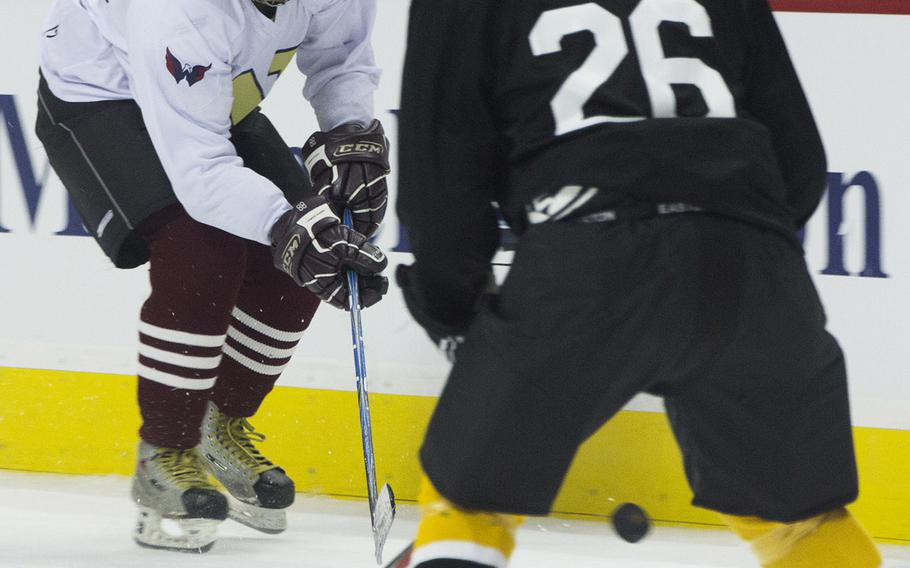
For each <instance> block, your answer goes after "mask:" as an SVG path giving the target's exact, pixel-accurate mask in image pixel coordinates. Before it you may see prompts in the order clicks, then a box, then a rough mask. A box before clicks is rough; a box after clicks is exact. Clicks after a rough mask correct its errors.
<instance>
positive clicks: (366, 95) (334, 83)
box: [297, 0, 381, 131]
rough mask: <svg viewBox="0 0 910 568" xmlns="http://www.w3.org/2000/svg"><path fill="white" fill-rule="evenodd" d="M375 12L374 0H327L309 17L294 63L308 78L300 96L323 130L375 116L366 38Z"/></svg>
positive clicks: (374, 71) (373, 71)
mask: <svg viewBox="0 0 910 568" xmlns="http://www.w3.org/2000/svg"><path fill="white" fill-rule="evenodd" d="M375 17H376V6H375V2H374V0H345V1H339V2H335V3H333V4H330V5H329V7H328V8H325V9H324V10H323V11H322V12H320V13H318V14H316V15H315V16H314V18H313V20H312V21H311V22H310V28H309V30H308V32H307V38H306V40H304V42H303V44H301V46H300V48H299V49H298V52H297V67H298V68H299V69H300V71H301V72H302V73H303V74H304V75H306V77H307V81H306V85H305V86H304V89H303V95H304V97H305V98H306V99H307V100H308V101H309V102H310V104H311V105H312V106H313V109H314V110H315V112H316V117H317V119H318V121H319V127H320V129H322V130H326V131H327V130H331V129H333V128H335V127H337V126H340V125H342V124H350V123H356V124H360V125H361V126H366V125H367V124H369V122H370V120H372V119H373V117H374V116H373V92H374V91H375V90H376V87H377V86H378V85H379V77H380V75H381V70H380V69H379V67H378V66H377V65H376V60H375V57H374V55H373V48H372V45H371V41H370V36H371V33H372V29H373V22H374V20H375Z"/></svg>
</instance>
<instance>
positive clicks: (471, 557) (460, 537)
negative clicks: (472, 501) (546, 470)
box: [411, 476, 524, 568]
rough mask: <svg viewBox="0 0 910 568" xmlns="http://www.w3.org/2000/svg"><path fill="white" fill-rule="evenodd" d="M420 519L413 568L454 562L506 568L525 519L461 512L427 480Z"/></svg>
mask: <svg viewBox="0 0 910 568" xmlns="http://www.w3.org/2000/svg"><path fill="white" fill-rule="evenodd" d="M418 502H419V503H420V510H421V519H420V526H419V527H418V529H417V538H416V539H415V541H414V554H413V556H412V557H411V562H412V564H413V565H414V566H425V565H429V566H433V565H434V564H430V562H437V561H442V560H453V561H460V562H463V563H465V564H464V565H465V566H468V565H471V564H470V563H475V564H477V565H480V566H491V567H495V568H501V567H504V566H506V564H508V561H509V557H510V556H511V555H512V550H514V548H515V531H516V530H517V528H518V526H519V525H520V524H521V522H522V521H523V520H524V518H523V517H517V516H515V515H505V514H500V513H486V512H481V511H471V510H468V509H461V508H459V507H458V506H456V505H455V504H454V503H452V502H451V501H449V500H448V499H446V498H445V497H443V496H442V495H440V493H439V492H438V491H437V490H436V488H435V487H433V484H432V483H431V482H430V480H429V479H428V478H427V477H426V476H424V477H423V480H422V482H421V488H420V496H419V497H418Z"/></svg>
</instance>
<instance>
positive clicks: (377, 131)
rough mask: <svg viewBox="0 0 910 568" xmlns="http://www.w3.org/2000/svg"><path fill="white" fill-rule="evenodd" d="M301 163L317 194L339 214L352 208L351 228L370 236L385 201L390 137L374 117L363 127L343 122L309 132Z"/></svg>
mask: <svg viewBox="0 0 910 568" xmlns="http://www.w3.org/2000/svg"><path fill="white" fill-rule="evenodd" d="M303 157H304V165H305V166H306V169H307V171H308V172H309V173H310V179H311V180H313V188H314V189H315V190H316V193H317V194H318V195H321V196H323V197H325V198H326V199H328V200H329V204H330V205H331V206H332V209H333V210H334V211H335V214H336V215H338V216H340V215H341V212H342V210H343V209H345V208H347V209H350V210H351V216H352V217H353V218H354V230H356V231H358V232H360V233H363V234H364V235H366V236H368V237H369V236H372V235H373V234H374V233H375V232H376V229H378V228H379V224H380V223H382V219H383V217H384V216H385V210H386V206H387V205H388V201H389V197H388V187H387V185H386V176H388V175H389V141H388V140H387V139H386V137H385V132H384V131H383V129H382V124H380V122H379V121H378V120H374V121H373V122H371V123H370V125H369V126H367V127H366V128H365V129H364V128H363V127H361V126H359V125H357V124H343V125H341V126H339V127H337V128H333V129H332V130H330V131H328V132H317V133H315V134H313V135H312V136H310V139H309V140H307V142H306V144H305V145H304V147H303Z"/></svg>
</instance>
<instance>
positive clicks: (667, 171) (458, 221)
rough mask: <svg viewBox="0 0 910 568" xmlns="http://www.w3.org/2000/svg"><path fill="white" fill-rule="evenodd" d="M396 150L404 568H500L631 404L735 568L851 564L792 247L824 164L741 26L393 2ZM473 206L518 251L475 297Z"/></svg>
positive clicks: (606, 0) (779, 65) (810, 130)
mask: <svg viewBox="0 0 910 568" xmlns="http://www.w3.org/2000/svg"><path fill="white" fill-rule="evenodd" d="M400 148H401V153H400V155H401V162H400V193H399V198H398V203H397V207H398V212H399V216H400V218H401V220H402V222H403V223H404V224H405V226H406V228H407V230H408V231H409V233H410V236H411V240H412V243H413V247H414V254H415V256H416V263H415V264H413V265H412V266H409V267H400V268H399V271H398V275H397V276H398V280H399V284H400V285H401V287H402V288H403V290H404V294H405V299H406V301H407V304H408V307H409V309H410V311H411V313H412V314H413V315H414V317H415V318H416V319H417V321H418V322H420V323H421V324H422V325H423V326H424V327H425V329H426V330H427V332H428V333H429V335H430V336H431V338H432V339H433V340H434V341H437V342H440V344H444V345H446V346H448V348H449V352H450V353H454V354H455V365H454V367H453V369H452V372H451V375H450V377H449V380H448V383H447V385H446V388H445V391H444V392H443V395H442V397H441V399H440V401H439V405H438V407H437V408H436V411H435V413H434V415H433V418H432V420H431V423H430V426H429V429H428V431H427V434H426V438H425V440H424V443H423V447H422V449H421V454H420V457H421V463H422V466H423V468H424V471H425V473H426V477H425V479H424V483H423V488H422V490H421V495H420V501H421V505H422V508H423V519H422V521H421V524H420V527H419V530H418V535H417V539H416V542H415V549H414V554H413V556H412V559H411V562H412V564H411V565H412V566H417V567H420V568H444V567H446V568H456V567H457V568H468V567H472V568H479V567H490V566H493V567H502V566H505V565H506V564H507V563H508V559H509V556H510V554H511V552H512V548H513V546H514V532H515V529H516V527H517V525H518V524H519V522H520V519H521V516H523V515H546V514H547V513H548V512H549V511H550V507H551V505H552V503H553V500H554V498H555V497H556V493H557V490H558V489H559V487H560V484H561V483H562V480H563V478H564V476H565V473H566V470H567V469H568V466H569V464H570V462H571V460H572V458H573V456H574V455H575V453H576V451H577V449H578V447H579V445H580V444H581V443H582V442H583V441H584V440H585V439H586V438H587V437H589V436H590V435H591V434H592V433H593V432H595V431H596V430H597V429H598V428H599V427H600V426H601V425H603V424H604V422H606V421H607V420H609V419H610V418H611V417H612V416H613V415H614V414H615V413H616V412H618V411H619V410H620V409H621V408H622V407H623V406H624V405H625V403H626V402H628V401H629V400H630V399H631V398H632V397H633V396H634V395H635V394H637V393H639V392H649V393H653V394H657V395H660V396H662V397H663V399H664V402H665V405H666V410H667V415H668V418H669V421H670V424H671V426H672V428H673V431H674V434H675V435H676V438H677V440H678V442H679V445H680V448H681V450H682V454H683V458H684V465H685V470H686V474H687V476H688V479H689V482H690V484H691V486H692V490H693V493H694V501H693V502H694V504H695V505H697V506H701V507H706V508H709V509H713V510H715V511H718V512H720V513H721V514H723V515H724V517H725V519H726V520H727V521H728V522H729V523H730V525H731V526H732V528H733V529H734V530H735V531H736V532H737V533H738V534H740V535H741V536H742V537H743V538H744V539H746V540H747V541H749V542H750V543H751V544H752V546H753V548H754V552H755V554H756V557H757V558H758V560H759V562H760V563H761V564H762V565H763V566H767V567H774V568H816V567H818V568H820V567H833V566H838V567H848V566H849V567H858V568H866V567H873V566H878V565H879V563H880V557H879V554H878V552H877V550H876V548H875V546H874V544H873V543H872V541H871V540H870V538H869V536H868V535H867V533H866V532H865V531H864V530H863V528H862V527H861V526H860V525H859V523H858V522H857V521H856V520H855V519H854V518H853V517H852V516H851V515H850V513H849V512H847V510H846V509H845V508H844V507H845V506H846V505H847V504H849V503H850V502H852V501H853V500H854V499H855V498H856V496H857V473H856V464H855V458H854V450H853V445H852V439H851V423H850V412H849V404H848V397H847V382H846V373H845V368H844V359H843V354H842V352H841V349H840V348H839V347H838V345H837V343H836V341H835V340H834V338H833V337H832V336H831V335H830V334H828V333H827V332H826V331H825V315H824V312H823V309H822V306H821V304H820V302H819V299H818V295H817V293H816V291H815V288H814V286H813V284H812V281H811V278H810V276H809V273H808V271H807V268H806V265H805V262H804V259H803V252H802V249H801V246H800V243H799V241H798V239H797V237H796V234H797V230H798V229H799V228H800V227H802V226H803V225H804V224H805V222H806V220H807V219H808V218H809V217H810V216H811V215H812V213H813V211H814V210H815V208H816V206H817V205H818V203H819V200H820V198H821V196H822V193H823V190H824V185H825V169H826V163H825V155H824V149H823V147H822V144H821V141H820V138H819V135H818V131H817V129H816V126H815V123H814V120H813V117H812V114H811V112H810V109H809V106H808V103H807V101H806V98H805V96H804V94H803V91H802V88H801V86H800V83H799V81H798V79H797V76H796V73H795V71H794V69H793V66H792V64H791V62H790V59H789V56H788V54H787V50H786V47H785V45H784V43H783V40H782V38H781V36H780V32H779V31H778V28H777V26H776V24H775V22H774V19H773V16H772V14H771V11H770V9H769V7H768V4H767V2H766V0H597V1H596V2H593V1H589V2H584V1H582V0H499V1H497V2H490V1H488V0H449V1H448V2H433V1H431V0H414V2H413V3H412V7H411V22H410V32H409V38H408V53H407V56H406V64H405V72H404V85H403V91H402V109H401V132H400ZM493 203H496V204H498V208H499V210H500V211H501V213H502V215H503V216H504V217H505V218H506V220H507V221H508V222H509V224H510V225H511V227H512V228H513V229H514V230H515V231H516V232H517V233H518V234H519V235H520V241H519V243H518V248H517V251H516V254H515V259H514V264H513V267H512V269H511V272H510V273H509V275H508V277H507V279H506V280H505V282H504V283H503V285H502V286H501V288H500V290H499V293H498V294H496V295H489V294H488V293H487V292H488V291H489V282H490V280H491V274H490V260H491V258H492V255H493V253H494V251H495V250H496V247H497V244H498V230H497V210H496V207H495V206H494V205H493ZM456 349H457V350H456Z"/></svg>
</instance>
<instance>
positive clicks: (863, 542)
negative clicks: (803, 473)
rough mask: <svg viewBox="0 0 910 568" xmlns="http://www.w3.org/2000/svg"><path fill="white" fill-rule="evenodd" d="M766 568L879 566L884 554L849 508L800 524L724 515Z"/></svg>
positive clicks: (870, 567)
mask: <svg viewBox="0 0 910 568" xmlns="http://www.w3.org/2000/svg"><path fill="white" fill-rule="evenodd" d="M724 519H725V520H726V521H727V522H728V523H729V524H730V527H731V528H732V529H733V531H734V532H736V533H737V534H738V535H739V536H740V537H742V538H743V539H744V540H746V541H747V542H749V543H750V544H751V545H752V550H753V552H754V553H755V556H756V557H757V558H758V561H759V562H760V563H761V565H762V566H764V568H876V567H877V566H881V562H882V557H881V555H880V554H879V552H878V549H877V548H876V546H875V543H873V542H872V539H871V538H870V537H869V534H868V533H867V532H866V531H865V529H863V527H862V526H861V525H860V524H859V522H858V521H857V520H856V519H855V518H854V517H853V515H851V514H850V512H849V511H847V510H846V509H836V510H834V511H831V512H828V513H825V514H823V515H819V516H817V517H812V518H811V519H806V520H805V521H800V522H797V523H787V524H784V523H776V522H773V521H765V520H763V519H759V518H756V517H734V516H727V515H725V516H724Z"/></svg>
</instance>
